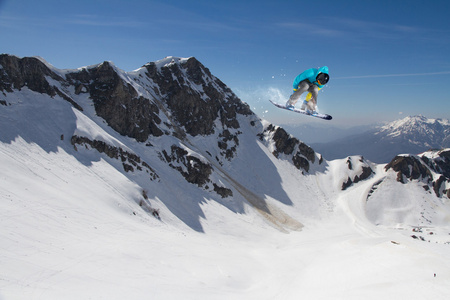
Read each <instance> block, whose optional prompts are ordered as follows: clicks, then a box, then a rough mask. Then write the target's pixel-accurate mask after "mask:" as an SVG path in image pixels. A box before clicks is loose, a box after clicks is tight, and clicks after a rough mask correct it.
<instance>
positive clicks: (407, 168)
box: [385, 156, 433, 183]
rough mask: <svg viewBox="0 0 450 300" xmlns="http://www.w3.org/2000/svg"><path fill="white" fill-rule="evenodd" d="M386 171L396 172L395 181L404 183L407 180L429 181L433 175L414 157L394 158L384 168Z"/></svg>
mask: <svg viewBox="0 0 450 300" xmlns="http://www.w3.org/2000/svg"><path fill="white" fill-rule="evenodd" d="M385 169H386V171H387V170H389V169H392V170H394V171H395V172H397V181H398V182H401V183H405V182H406V180H407V179H409V180H414V179H419V178H420V179H422V180H425V181H431V180H432V179H433V175H431V172H430V170H429V169H428V167H427V166H426V165H425V164H424V163H423V161H422V160H421V159H420V158H418V157H414V156H396V157H395V158H394V159H393V160H392V161H391V162H390V163H389V164H387V165H386V167H385Z"/></svg>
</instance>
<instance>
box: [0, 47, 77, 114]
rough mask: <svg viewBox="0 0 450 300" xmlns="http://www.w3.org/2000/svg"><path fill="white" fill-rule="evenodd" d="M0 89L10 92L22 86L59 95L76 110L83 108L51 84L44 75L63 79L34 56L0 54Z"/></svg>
mask: <svg viewBox="0 0 450 300" xmlns="http://www.w3.org/2000/svg"><path fill="white" fill-rule="evenodd" d="M0 65H1V66H2V68H0V91H2V92H9V93H12V92H13V90H14V89H17V90H19V91H20V90H21V89H23V88H24V87H27V88H28V89H30V90H32V91H34V92H37V93H41V94H47V95H49V96H50V97H54V96H56V95H59V96H61V98H63V99H64V100H66V101H68V102H70V103H71V104H72V105H73V106H74V107H75V108H77V109H78V110H83V109H82V108H81V106H79V105H78V104H77V103H76V102H75V101H74V100H73V99H72V98H70V97H69V96H68V95H66V94H65V93H63V92H62V91H61V90H60V89H58V88H57V87H55V86H54V85H51V84H50V83H49V82H48V80H47V78H46V77H49V78H51V79H52V80H55V81H59V82H63V81H64V79H63V78H62V77H60V76H59V75H57V74H56V73H54V72H52V70H50V69H49V68H48V67H47V66H46V65H45V64H44V63H43V62H42V61H41V60H39V59H37V58H35V57H25V58H18V57H16V56H12V55H7V54H1V55H0Z"/></svg>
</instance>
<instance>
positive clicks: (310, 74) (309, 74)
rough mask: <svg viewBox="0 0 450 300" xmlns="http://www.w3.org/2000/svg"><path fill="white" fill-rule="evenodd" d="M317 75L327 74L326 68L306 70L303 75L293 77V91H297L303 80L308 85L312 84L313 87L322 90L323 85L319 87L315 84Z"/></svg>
mask: <svg viewBox="0 0 450 300" xmlns="http://www.w3.org/2000/svg"><path fill="white" fill-rule="evenodd" d="M319 73H327V74H328V67H326V66H325V67H322V68H318V69H315V68H311V69H308V70H306V71H304V72H303V73H301V74H300V75H298V76H297V77H295V79H294V84H293V87H294V90H296V89H298V85H299V84H300V82H302V81H303V80H306V79H307V80H308V81H309V82H310V83H314V84H315V85H317V86H318V87H320V88H322V87H323V85H320V84H319V83H317V81H316V77H317V75H318V74H319Z"/></svg>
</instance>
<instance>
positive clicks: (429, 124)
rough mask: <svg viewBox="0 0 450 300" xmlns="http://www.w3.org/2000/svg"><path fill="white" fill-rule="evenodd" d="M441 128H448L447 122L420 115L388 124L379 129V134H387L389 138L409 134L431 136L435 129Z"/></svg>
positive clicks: (449, 123) (449, 124)
mask: <svg viewBox="0 0 450 300" xmlns="http://www.w3.org/2000/svg"><path fill="white" fill-rule="evenodd" d="M442 126H450V122H449V120H445V119H444V120H443V119H428V118H426V117H424V116H422V115H416V116H408V117H406V118H403V119H400V120H396V121H393V122H391V123H388V124H386V125H384V126H382V127H381V128H380V132H383V133H387V135H388V136H391V137H396V136H400V135H402V134H411V133H415V134H417V133H419V134H424V135H428V134H430V135H431V134H435V131H436V129H441V128H442Z"/></svg>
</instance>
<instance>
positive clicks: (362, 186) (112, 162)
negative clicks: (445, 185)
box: [0, 60, 450, 300]
mask: <svg viewBox="0 0 450 300" xmlns="http://www.w3.org/2000/svg"><path fill="white" fill-rule="evenodd" d="M167 63H171V61H170V62H169V61H166V60H164V61H162V62H161V63H160V65H161V66H163V65H164V64H167ZM137 73H139V71H136V74H137ZM61 74H63V71H61ZM132 75H133V73H129V74H124V75H123V76H129V77H131V76H132ZM1 97H2V99H5V100H6V103H8V105H0V165H1V168H0V228H1V229H0V299H2V300H9V299H46V300H47V299H77V300H78V299H146V298H149V299H298V298H303V299H447V298H448V296H449V295H450V286H449V285H448V282H449V280H450V251H449V247H450V245H449V242H450V235H449V233H450V226H449V203H448V199H447V198H437V197H436V196H435V195H434V194H432V193H428V192H427V191H425V190H424V189H423V188H420V185H421V183H420V182H410V183H408V184H406V185H402V184H400V183H398V182H396V181H395V176H394V175H395V174H394V173H393V171H392V170H390V171H385V170H384V166H383V165H375V164H373V165H371V167H372V169H373V171H374V174H373V175H371V176H370V177H369V179H367V180H364V181H361V182H358V183H356V184H354V185H352V186H350V187H349V188H347V189H346V190H344V191H342V190H341V187H342V185H343V182H344V180H346V179H347V178H348V177H351V178H353V177H354V175H356V174H358V173H359V172H360V171H361V168H360V167H361V166H360V165H359V164H358V161H359V158H358V157H352V158H351V162H352V164H353V166H352V168H349V167H348V161H349V160H348V159H342V160H334V161H328V162H324V163H323V164H320V165H319V164H317V163H316V164H313V165H312V166H311V170H310V171H309V172H308V173H305V174H302V172H299V170H298V169H297V168H295V167H294V166H293V165H292V164H291V163H290V162H288V161H287V160H284V159H283V157H282V156H280V157H279V158H278V159H277V158H275V156H274V155H272V152H273V150H274V149H273V147H274V145H272V144H267V143H266V140H258V141H257V142H253V140H254V139H255V132H256V131H257V129H255V128H253V127H251V126H248V127H245V128H241V130H242V131H243V132H242V135H241V139H240V140H241V144H242V147H240V148H239V150H238V153H237V154H236V157H237V158H236V160H235V161H234V162H230V163H229V164H227V163H224V164H223V165H220V164H218V163H214V159H211V157H214V155H215V153H210V154H211V155H209V154H208V152H209V151H208V150H210V145H212V143H217V140H216V137H215V136H210V137H201V136H196V137H192V136H188V137H187V138H186V140H185V142H184V144H183V143H181V144H180V145H179V146H180V147H183V149H186V151H189V152H190V153H191V154H192V155H194V156H196V157H198V158H199V159H201V160H205V161H209V162H211V163H212V164H213V165H214V168H215V169H216V171H215V173H214V175H213V177H214V178H212V179H213V180H214V181H215V182H217V183H219V184H220V182H227V186H228V185H231V186H232V188H233V197H228V198H224V199H218V198H217V196H216V195H215V194H213V193H212V192H210V191H209V190H204V189H199V188H198V187H197V186H195V185H193V184H190V183H188V182H186V181H185V180H183V179H182V177H181V176H180V174H179V173H178V172H176V171H173V170H172V169H170V168H168V167H167V165H165V164H164V163H163V162H162V161H161V160H159V159H157V157H154V156H155V153H154V152H151V151H149V150H148V149H149V148H148V147H147V146H145V145H144V144H142V143H137V142H136V141H135V140H133V139H131V138H128V137H124V136H121V135H119V134H118V133H116V132H115V131H113V130H112V129H111V128H109V127H108V126H107V125H106V124H105V122H104V121H103V120H102V119H101V118H99V117H97V116H96V115H95V112H94V111H93V109H92V108H91V104H90V100H89V99H88V98H85V99H82V98H80V97H82V95H81V96H80V97H79V98H77V101H78V102H79V103H80V105H82V106H83V108H84V110H83V112H80V111H78V110H75V109H73V108H72V106H71V105H70V103H68V102H66V101H64V100H62V99H61V98H60V97H59V96H55V97H54V98H52V99H50V101H49V98H48V97H46V96H44V95H41V94H37V93H34V92H31V91H29V90H28V89H27V88H23V89H22V91H21V92H20V93H3V94H2V96H1ZM242 123H245V122H242ZM261 126H264V122H263V124H261ZM73 135H80V136H86V137H90V138H92V139H96V140H100V141H104V142H107V143H108V144H110V145H114V146H115V147H120V148H122V149H123V150H126V151H129V152H134V153H136V154H138V155H140V156H141V157H143V158H145V159H146V161H149V162H151V163H152V165H151V167H152V168H153V169H154V171H155V174H157V176H155V177H153V179H149V175H148V174H146V173H145V172H144V171H141V172H134V173H128V172H126V171H124V170H123V168H122V166H121V162H120V161H118V160H116V159H112V158H110V157H108V156H107V155H105V154H103V153H99V152H97V151H93V150H91V149H89V147H88V146H86V147H80V146H78V147H77V149H75V148H74V146H73V145H72V144H71V142H70V137H72V136H73ZM157 141H158V144H156V143H155V141H152V142H153V143H155V145H154V147H159V149H165V147H167V146H170V145H172V144H173V143H174V142H176V141H175V138H174V137H173V136H163V137H162V138H159V139H157ZM250 141H251V142H250ZM207 151H208V152H207ZM249 162H252V163H249ZM249 174H257V175H256V176H249ZM150 178H152V177H151V176H150ZM383 179H384V180H383ZM391 179H392V180H391ZM381 180H383V184H379V185H376V184H377V183H379V182H380V181H381ZM268 183H270V184H268ZM374 185H375V186H376V187H377V188H376V190H375V191H373V187H374ZM371 191H372V194H371V197H370V198H368V195H369V193H370V192H371ZM144 193H145V194H146V197H144V196H143V194H144ZM368 199H369V200H368ZM181 200H182V201H181ZM423 200H425V201H423ZM424 203H425V205H424ZM154 211H158V212H159V216H160V218H156V217H155V216H154V215H153V214H152V212H154ZM386 211H388V212H389V214H386V213H385V212H386ZM428 215H433V216H432V217H428ZM423 216H426V217H427V220H429V221H430V222H426V223H423V220H424V218H423ZM413 230H414V232H413ZM431 232H432V233H433V234H431ZM411 235H416V236H417V237H422V239H423V240H424V241H422V240H421V239H420V238H417V239H414V238H411Z"/></svg>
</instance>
